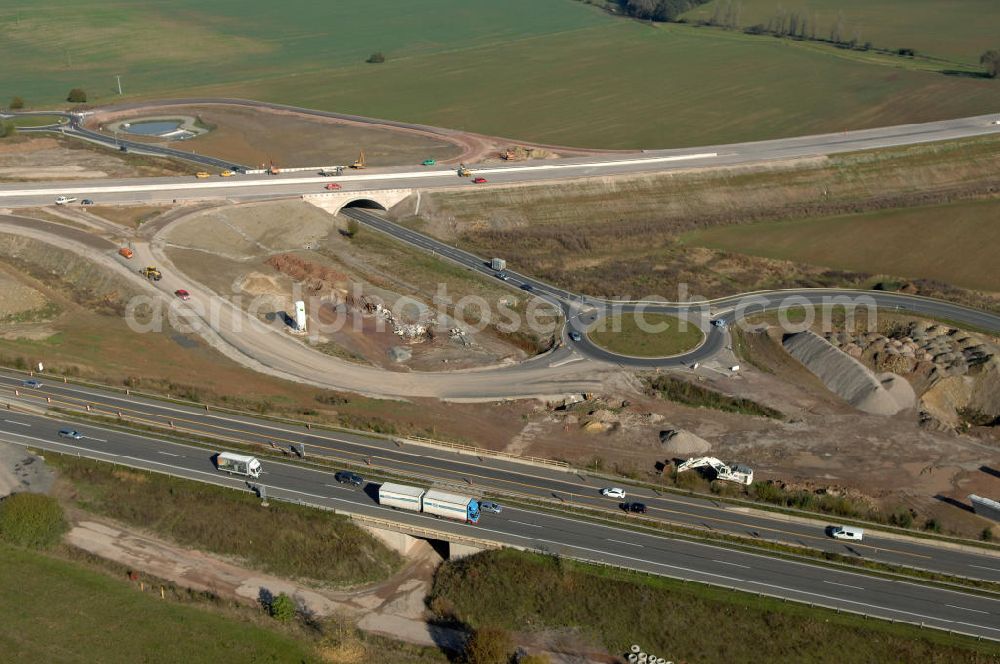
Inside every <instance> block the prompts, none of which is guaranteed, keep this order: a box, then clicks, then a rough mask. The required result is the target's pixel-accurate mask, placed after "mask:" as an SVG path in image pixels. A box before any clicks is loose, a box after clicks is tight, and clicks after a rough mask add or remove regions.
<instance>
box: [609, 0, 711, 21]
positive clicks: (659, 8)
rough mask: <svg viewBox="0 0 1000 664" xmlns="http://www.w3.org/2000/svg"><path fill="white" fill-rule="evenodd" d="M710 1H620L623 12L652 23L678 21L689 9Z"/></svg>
mask: <svg viewBox="0 0 1000 664" xmlns="http://www.w3.org/2000/svg"><path fill="white" fill-rule="evenodd" d="M708 1H709V0H618V5H619V7H621V9H622V11H623V12H624V13H626V14H628V15H629V16H634V17H635V18H641V19H646V20H650V21H676V20H677V19H678V18H680V15H681V14H683V13H684V12H686V11H687V10H689V9H693V8H694V7H697V6H699V5H703V4H705V3H706V2H708Z"/></svg>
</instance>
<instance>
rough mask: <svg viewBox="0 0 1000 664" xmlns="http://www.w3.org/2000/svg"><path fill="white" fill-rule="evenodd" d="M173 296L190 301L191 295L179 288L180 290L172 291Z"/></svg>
mask: <svg viewBox="0 0 1000 664" xmlns="http://www.w3.org/2000/svg"><path fill="white" fill-rule="evenodd" d="M174 295H176V296H177V297H179V298H181V299H182V300H190V299H191V293H189V292H187V291H186V290H184V289H183V288H181V289H180V290H175V291H174Z"/></svg>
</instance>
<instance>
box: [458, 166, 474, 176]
mask: <svg viewBox="0 0 1000 664" xmlns="http://www.w3.org/2000/svg"><path fill="white" fill-rule="evenodd" d="M471 175H472V171H470V170H469V169H468V168H466V167H465V164H459V165H458V177H460V178H467V177H470V176H471Z"/></svg>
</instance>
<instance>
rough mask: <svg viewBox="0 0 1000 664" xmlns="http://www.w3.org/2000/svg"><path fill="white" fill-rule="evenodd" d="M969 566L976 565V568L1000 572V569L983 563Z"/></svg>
mask: <svg viewBox="0 0 1000 664" xmlns="http://www.w3.org/2000/svg"><path fill="white" fill-rule="evenodd" d="M969 567H975V568H976V569H988V570H989V571H991V572H1000V569H996V568H995V567H983V566H982V565H969Z"/></svg>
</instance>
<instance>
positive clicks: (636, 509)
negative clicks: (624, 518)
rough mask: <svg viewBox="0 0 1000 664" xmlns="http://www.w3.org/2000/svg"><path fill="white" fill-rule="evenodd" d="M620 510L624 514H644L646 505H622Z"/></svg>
mask: <svg viewBox="0 0 1000 664" xmlns="http://www.w3.org/2000/svg"><path fill="white" fill-rule="evenodd" d="M622 509H623V510H625V511H626V512H632V513H633V514H645V513H646V504H645V503H622Z"/></svg>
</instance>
